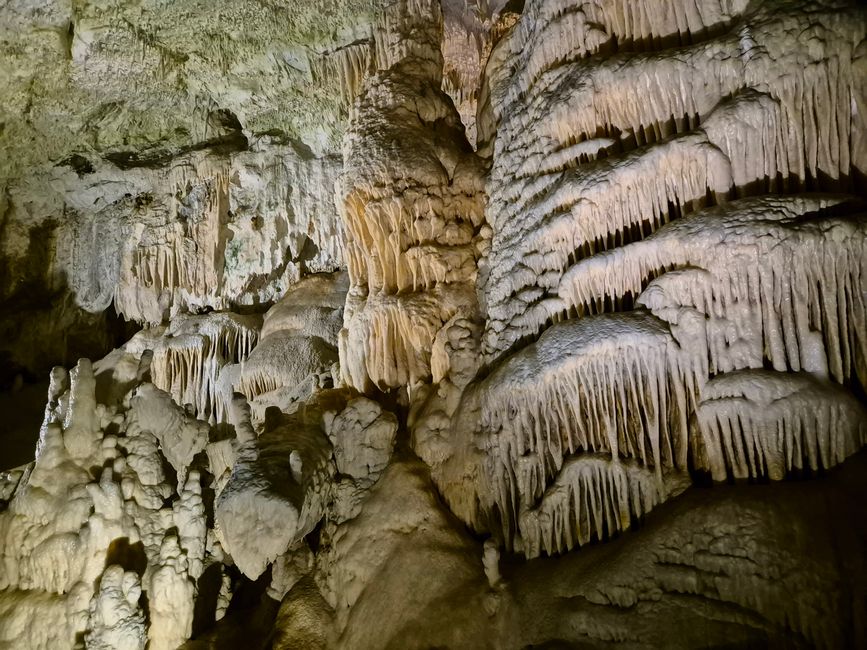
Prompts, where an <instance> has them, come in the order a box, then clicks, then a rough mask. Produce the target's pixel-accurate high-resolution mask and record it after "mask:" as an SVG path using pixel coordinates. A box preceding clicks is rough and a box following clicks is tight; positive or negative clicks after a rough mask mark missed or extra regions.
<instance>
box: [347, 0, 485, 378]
mask: <svg viewBox="0 0 867 650" xmlns="http://www.w3.org/2000/svg"><path fill="white" fill-rule="evenodd" d="M441 25H442V17H441V11H440V7H439V3H438V2H430V1H426V2H422V3H420V4H418V6H416V3H412V2H409V3H407V2H403V1H402V2H399V3H396V4H395V5H393V6H392V7H391V8H389V10H387V11H386V12H385V14H384V18H383V24H382V34H381V36H380V41H378V42H377V49H376V66H377V72H376V74H374V75H372V76H371V77H370V78H368V79H367V80H366V81H365V83H364V85H363V87H362V92H361V95H360V97H359V100H358V102H357V104H356V105H355V107H354V109H353V112H352V117H351V119H350V123H349V130H348V133H347V135H346V138H345V141H344V151H343V153H344V159H345V161H346V167H345V169H344V172H343V175H342V177H341V181H340V202H341V214H342V216H343V220H344V228H345V230H346V252H345V255H346V264H347V268H348V270H349V279H350V290H349V294H348V296H347V300H346V313H345V316H344V321H345V328H344V330H343V332H342V333H341V338H340V351H341V371H342V373H343V377H344V380H345V381H346V382H347V383H349V384H350V385H352V386H354V387H356V388H358V389H360V390H366V389H368V388H371V387H372V386H376V387H379V388H381V389H388V388H394V387H398V386H403V385H412V384H417V383H419V382H422V381H424V380H425V379H427V378H429V377H430V373H431V368H430V363H431V362H430V348H431V345H432V343H433V341H434V338H435V337H436V335H437V333H438V332H439V331H440V329H441V328H442V326H443V324H444V323H445V322H447V321H448V320H449V319H451V318H453V317H454V316H456V315H458V314H462V315H465V316H472V315H473V314H474V313H475V295H474V291H473V282H474V280H475V277H476V260H477V258H478V257H479V254H480V245H481V240H482V238H481V236H480V232H481V231H480V229H481V225H482V222H483V205H482V202H481V197H482V193H483V180H482V172H483V165H482V163H481V161H480V160H479V158H477V157H476V156H475V155H474V154H473V152H472V150H471V148H470V147H469V145H468V143H467V142H466V140H465V138H464V135H463V132H462V128H461V123H460V119H459V117H458V115H457V113H456V111H455V109H454V107H453V106H452V104H451V102H450V101H449V100H448V98H447V96H446V95H444V93H442V91H441V90H440V89H439V82H440V79H441V77H442V55H441V54H440V50H439V40H440V31H441Z"/></svg>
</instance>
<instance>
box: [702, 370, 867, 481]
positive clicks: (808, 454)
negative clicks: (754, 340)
mask: <svg viewBox="0 0 867 650" xmlns="http://www.w3.org/2000/svg"><path fill="white" fill-rule="evenodd" d="M696 418H697V427H698V430H697V431H696V432H695V433H694V442H693V445H694V447H695V455H696V461H697V462H696V466H697V467H699V468H700V469H705V470H707V471H709V472H710V474H711V476H712V477H713V478H714V479H715V480H717V481H723V480H725V479H726V477H727V476H733V477H734V478H738V479H745V478H764V477H767V478H770V479H771V480H775V481H779V480H781V479H783V478H785V477H786V476H787V475H789V474H790V473H791V472H793V471H800V470H807V469H809V470H812V471H814V472H815V471H818V470H820V469H830V468H831V467H833V466H835V465H837V464H839V463H841V462H843V461H844V460H845V459H846V458H847V457H849V456H851V455H852V454H854V453H855V452H856V451H858V450H859V449H861V447H863V446H864V445H865V444H867V411H865V409H864V407H863V406H862V405H861V404H860V403H859V402H858V400H856V399H855V398H854V397H853V396H852V395H851V393H849V392H848V391H846V390H844V389H842V388H840V387H839V386H836V385H834V384H831V383H829V382H827V381H823V380H821V379H817V378H816V377H814V376H812V375H809V374H806V373H774V372H770V371H765V370H743V371H737V372H732V373H727V374H723V375H719V376H717V377H715V378H714V379H712V380H711V381H710V382H708V384H707V385H706V386H705V388H704V392H703V396H702V400H701V403H700V404H699V405H698V408H697V410H696Z"/></svg>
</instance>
